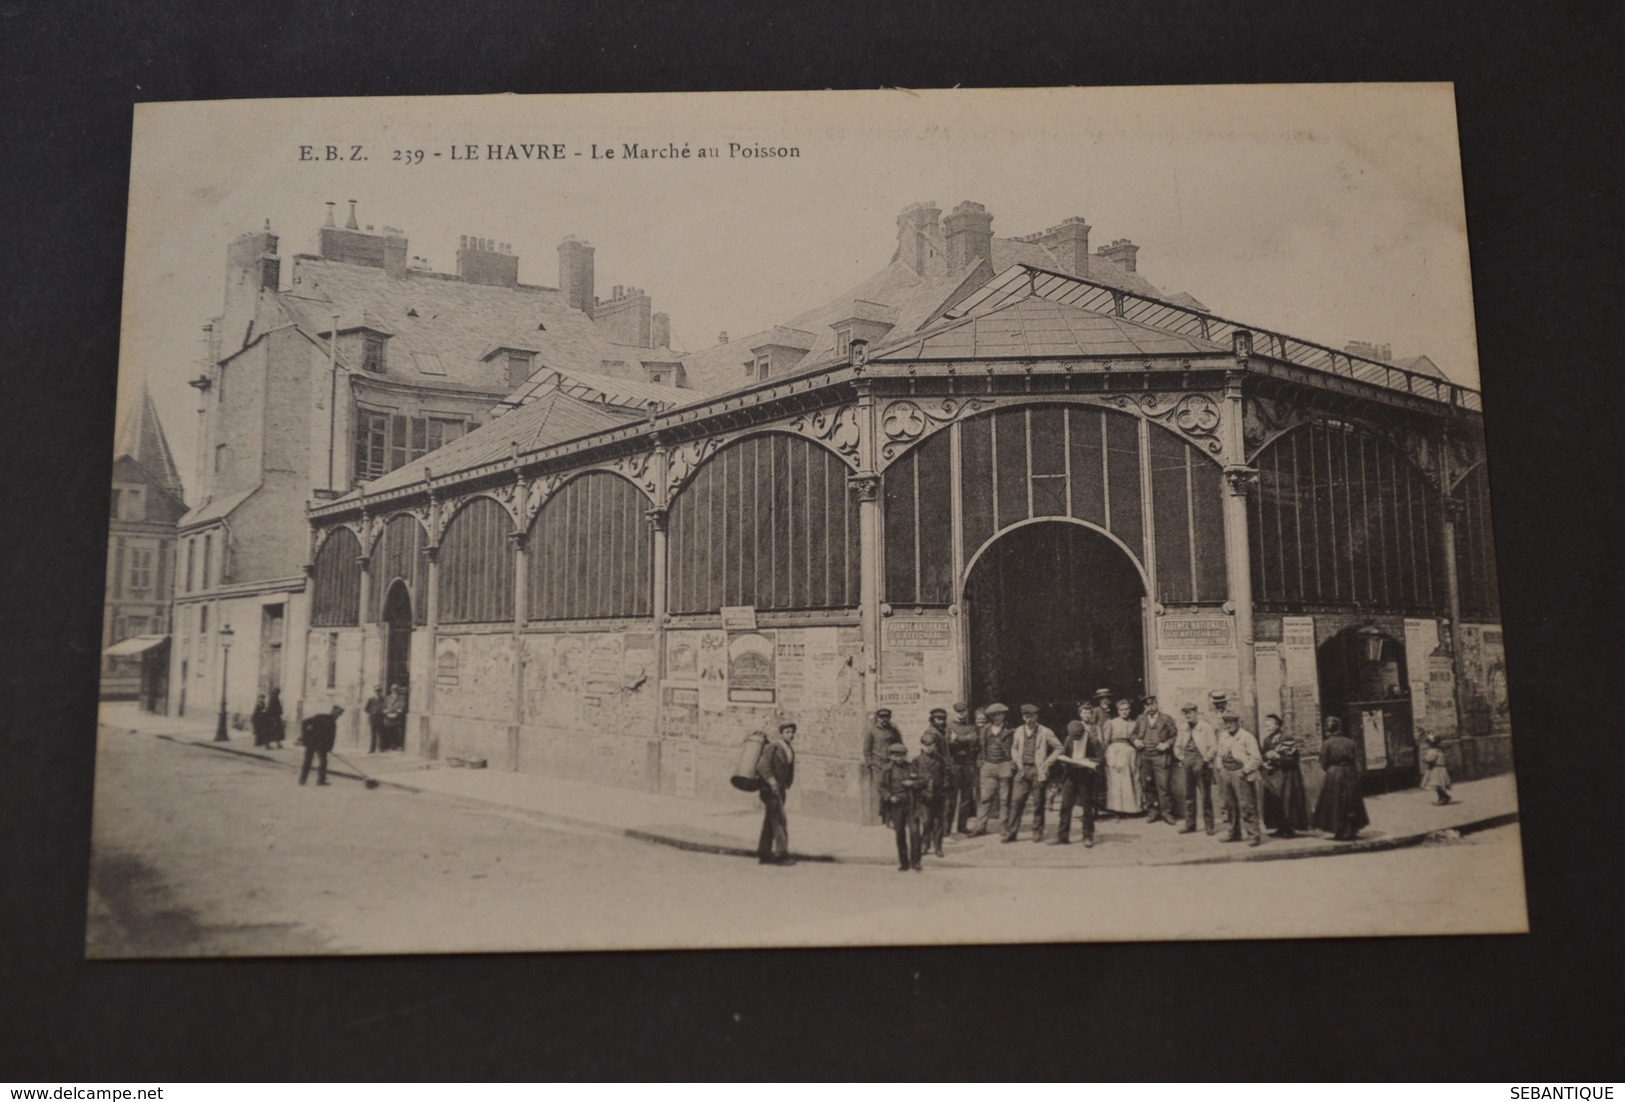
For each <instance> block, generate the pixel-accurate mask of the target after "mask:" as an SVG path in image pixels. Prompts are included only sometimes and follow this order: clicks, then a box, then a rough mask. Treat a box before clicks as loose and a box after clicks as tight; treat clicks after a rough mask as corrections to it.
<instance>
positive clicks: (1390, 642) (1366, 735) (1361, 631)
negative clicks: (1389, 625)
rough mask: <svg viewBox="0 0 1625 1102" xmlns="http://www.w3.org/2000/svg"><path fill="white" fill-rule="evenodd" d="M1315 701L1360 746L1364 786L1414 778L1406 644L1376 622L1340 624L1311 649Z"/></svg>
mask: <svg viewBox="0 0 1625 1102" xmlns="http://www.w3.org/2000/svg"><path fill="white" fill-rule="evenodd" d="M1316 665H1317V667H1318V668H1317V670H1316V672H1317V673H1318V674H1319V677H1320V703H1321V710H1322V711H1323V713H1324V714H1325V715H1328V716H1337V717H1338V718H1339V719H1341V720H1342V721H1343V730H1344V732H1345V733H1346V734H1348V736H1349V737H1350V738H1352V739H1353V740H1354V741H1355V742H1356V743H1357V744H1358V745H1359V747H1360V753H1361V755H1362V756H1363V758H1364V766H1365V780H1366V788H1367V789H1380V790H1385V791H1386V790H1388V789H1391V788H1396V787H1404V786H1405V785H1406V784H1407V783H1411V784H1414V783H1415V781H1416V775H1417V774H1416V738H1415V733H1414V729H1413V717H1412V714H1411V697H1410V684H1409V681H1408V677H1407V674H1406V664H1405V646H1404V644H1402V643H1401V642H1399V641H1398V640H1397V639H1395V638H1394V637H1393V636H1391V635H1388V634H1386V633H1385V632H1382V631H1380V630H1378V629H1377V628H1376V627H1375V626H1372V625H1366V626H1364V627H1350V628H1345V629H1343V630H1342V631H1340V632H1338V633H1337V634H1336V635H1334V636H1332V637H1331V638H1330V639H1328V640H1326V641H1325V642H1324V643H1322V644H1321V645H1320V647H1319V648H1318V650H1317V652H1316Z"/></svg>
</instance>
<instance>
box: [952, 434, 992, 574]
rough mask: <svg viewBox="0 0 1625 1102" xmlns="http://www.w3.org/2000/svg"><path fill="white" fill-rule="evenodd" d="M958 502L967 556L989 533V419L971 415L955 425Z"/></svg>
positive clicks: (990, 508) (990, 453) (990, 510)
mask: <svg viewBox="0 0 1625 1102" xmlns="http://www.w3.org/2000/svg"><path fill="white" fill-rule="evenodd" d="M959 466H960V472H961V478H960V482H961V489H960V503H961V508H963V510H964V513H965V515H964V521H963V523H964V526H965V556H966V558H967V559H968V558H969V557H970V556H971V555H974V554H975V553H976V550H977V549H978V548H979V547H981V546H982V544H983V543H985V542H987V540H988V538H989V537H990V536H992V535H993V528H994V525H993V419H992V418H991V417H987V416H982V417H972V418H970V419H969V420H967V421H965V422H964V423H963V424H961V425H960V426H959Z"/></svg>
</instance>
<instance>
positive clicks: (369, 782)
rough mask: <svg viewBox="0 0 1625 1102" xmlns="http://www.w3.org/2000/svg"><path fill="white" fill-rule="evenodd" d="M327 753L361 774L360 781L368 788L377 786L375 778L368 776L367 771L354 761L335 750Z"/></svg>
mask: <svg viewBox="0 0 1625 1102" xmlns="http://www.w3.org/2000/svg"><path fill="white" fill-rule="evenodd" d="M328 753H330V754H332V755H333V756H334V757H335V758H338V759H339V761H341V762H343V763H344V764H345V765H347V766H349V767H350V768H351V769H353V770H355V771H356V772H357V773H359V774H360V775H361V783H362V784H364V785H366V786H367V787H368V788H369V789H370V788H377V787H378V781H377V779H376V778H374V777H369V776H368V775H367V771H366V770H364V769H362V768H361V767H360V766H359V765H357V764H356V763H355V762H353V761H351V760H350V759H349V758H347V757H345V756H344V755H343V754H340V753H339V752H338V751H337V750H329V751H328Z"/></svg>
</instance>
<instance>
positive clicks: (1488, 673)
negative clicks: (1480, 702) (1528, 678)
mask: <svg viewBox="0 0 1625 1102" xmlns="http://www.w3.org/2000/svg"><path fill="white" fill-rule="evenodd" d="M1482 639H1483V655H1484V684H1485V697H1486V698H1487V699H1488V701H1489V706H1490V733H1491V734H1495V735H1510V734H1511V733H1512V701H1511V700H1510V699H1509V697H1508V695H1507V659H1506V649H1505V645H1504V644H1503V642H1502V634H1501V629H1500V628H1498V627H1495V628H1492V627H1486V628H1484V630H1483V633H1482Z"/></svg>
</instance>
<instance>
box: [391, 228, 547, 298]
mask: <svg viewBox="0 0 1625 1102" xmlns="http://www.w3.org/2000/svg"><path fill="white" fill-rule="evenodd" d="M459 240H465V239H463V238H459ZM466 240H467V241H468V244H467V245H465V246H463V247H462V248H460V249H458V250H457V278H458V279H461V280H464V281H465V282H468V283H477V284H480V285H481V286H485V287H517V286H518V285H519V258H518V257H517V256H514V255H513V252H512V250H510V249H509V248H508V247H507V246H506V245H501V244H499V243H498V242H496V241H493V240H491V239H490V238H488V237H472V238H466ZM403 244H404V242H403Z"/></svg>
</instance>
